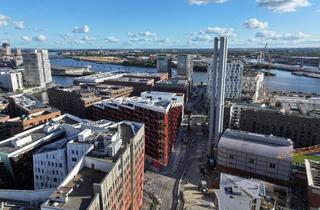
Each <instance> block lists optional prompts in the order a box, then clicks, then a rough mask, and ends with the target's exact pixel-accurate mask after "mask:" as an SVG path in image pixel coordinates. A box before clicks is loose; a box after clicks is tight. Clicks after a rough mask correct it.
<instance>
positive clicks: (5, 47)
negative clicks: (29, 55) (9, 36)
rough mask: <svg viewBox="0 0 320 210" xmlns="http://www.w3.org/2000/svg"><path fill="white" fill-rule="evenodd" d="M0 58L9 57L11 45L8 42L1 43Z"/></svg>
mask: <svg viewBox="0 0 320 210" xmlns="http://www.w3.org/2000/svg"><path fill="white" fill-rule="evenodd" d="M1 56H11V44H10V43H9V42H3V43H2V49H1Z"/></svg>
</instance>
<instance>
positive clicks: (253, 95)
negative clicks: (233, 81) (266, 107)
mask: <svg viewBox="0 0 320 210" xmlns="http://www.w3.org/2000/svg"><path fill="white" fill-rule="evenodd" d="M264 94H265V88H264V73H263V72H252V71H245V72H243V77H242V81H241V96H242V97H244V98H250V99H252V100H253V102H259V101H260V100H261V99H262V98H263V96H264Z"/></svg>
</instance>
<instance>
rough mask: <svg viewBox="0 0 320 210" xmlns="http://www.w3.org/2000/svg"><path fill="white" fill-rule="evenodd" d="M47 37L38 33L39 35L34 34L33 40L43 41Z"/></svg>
mask: <svg viewBox="0 0 320 210" xmlns="http://www.w3.org/2000/svg"><path fill="white" fill-rule="evenodd" d="M47 39H48V38H47V37H46V36H45V35H42V34H41V35H39V36H35V37H33V40H34V41H37V42H44V41H46V40H47Z"/></svg>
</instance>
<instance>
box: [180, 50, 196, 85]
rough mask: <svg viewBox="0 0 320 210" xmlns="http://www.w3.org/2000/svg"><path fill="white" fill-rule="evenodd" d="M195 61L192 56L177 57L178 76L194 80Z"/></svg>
mask: <svg viewBox="0 0 320 210" xmlns="http://www.w3.org/2000/svg"><path fill="white" fill-rule="evenodd" d="M192 74H193V61H192V58H191V55H178V57H177V75H178V76H179V77H184V78H187V79H188V80H189V81H191V80H192Z"/></svg>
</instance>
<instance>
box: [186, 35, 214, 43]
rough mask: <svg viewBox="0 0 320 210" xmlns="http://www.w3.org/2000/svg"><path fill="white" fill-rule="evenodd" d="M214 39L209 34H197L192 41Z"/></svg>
mask: <svg viewBox="0 0 320 210" xmlns="http://www.w3.org/2000/svg"><path fill="white" fill-rule="evenodd" d="M213 39H214V37H212V36H209V35H199V36H195V37H193V38H192V39H191V40H189V41H192V42H210V41H212V40H213Z"/></svg>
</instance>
